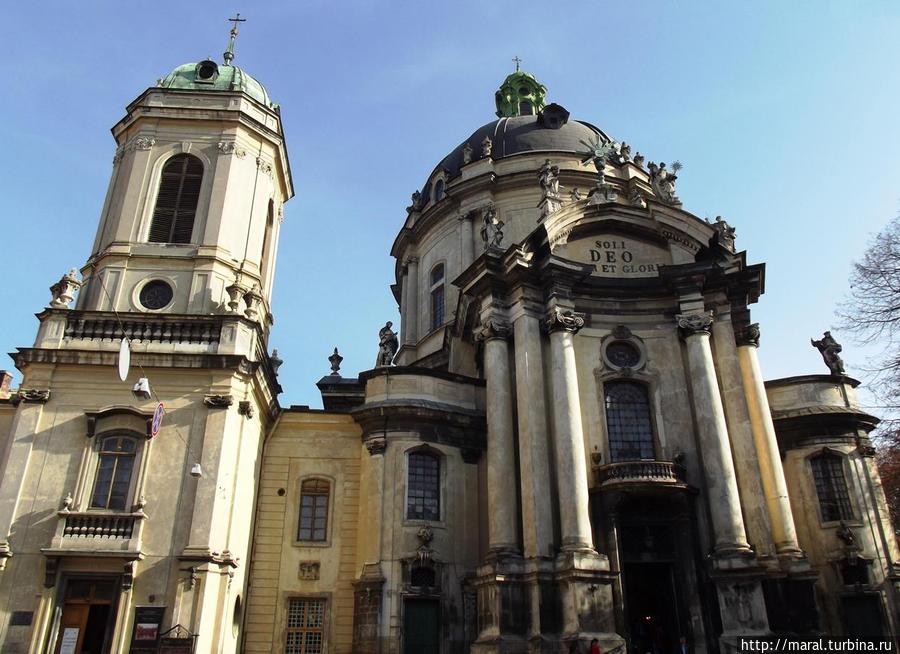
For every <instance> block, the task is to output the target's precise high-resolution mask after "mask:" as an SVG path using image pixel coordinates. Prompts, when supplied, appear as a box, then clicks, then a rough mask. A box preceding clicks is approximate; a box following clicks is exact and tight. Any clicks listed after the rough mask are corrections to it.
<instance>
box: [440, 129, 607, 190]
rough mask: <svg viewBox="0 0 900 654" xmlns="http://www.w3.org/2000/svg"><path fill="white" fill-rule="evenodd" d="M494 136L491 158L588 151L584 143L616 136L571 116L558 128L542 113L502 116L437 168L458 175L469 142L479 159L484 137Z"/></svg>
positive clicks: (461, 146) (456, 150)
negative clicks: (548, 123)
mask: <svg viewBox="0 0 900 654" xmlns="http://www.w3.org/2000/svg"><path fill="white" fill-rule="evenodd" d="M486 136H489V137H491V141H492V148H491V158H492V159H494V160H497V159H502V158H503V157H510V156H512V155H514V154H519V153H522V152H586V151H587V150H589V148H588V147H587V146H586V145H585V144H584V143H582V141H584V142H586V143H591V142H593V141H595V140H596V139H597V137H598V136H599V137H600V141H601V142H604V143H608V142H610V141H611V140H612V139H610V138H609V136H607V135H606V134H604V133H603V132H602V131H601V130H599V129H597V128H596V127H594V126H593V125H591V124H590V123H585V122H582V121H580V120H569V121H568V122H566V123H564V124H563V125H561V126H559V127H558V128H555V129H554V128H552V127H545V126H544V125H542V124H541V123H540V122H539V120H538V116H513V117H511V118H500V119H499V120H494V121H492V122H490V123H488V124H487V125H483V126H481V127H479V128H478V129H477V130H475V131H474V132H473V133H472V135H471V136H470V137H469V138H467V139H466V140H465V141H463V142H462V143H460V144H459V146H457V147H456V149H455V150H453V152H451V153H450V154H448V155H447V156H446V157H444V159H443V161H441V163H439V164H438V165H437V167H436V168H435V170H440V169H441V168H445V169H447V171H448V172H449V173H450V177H451V178H452V177H456V176H457V175H458V174H459V169H460V168H461V167H462V165H463V149H464V148H465V147H466V143H468V144H469V146H470V147H471V148H472V152H473V153H475V156H474V158H473V160H474V159H477V158H479V156H480V153H481V143H482V141H484V137H486Z"/></svg>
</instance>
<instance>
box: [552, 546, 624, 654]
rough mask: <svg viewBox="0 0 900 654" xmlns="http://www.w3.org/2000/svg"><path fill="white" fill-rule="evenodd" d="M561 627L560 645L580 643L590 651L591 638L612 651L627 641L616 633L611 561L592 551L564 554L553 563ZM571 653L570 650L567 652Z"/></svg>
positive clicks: (613, 578)
mask: <svg viewBox="0 0 900 654" xmlns="http://www.w3.org/2000/svg"><path fill="white" fill-rule="evenodd" d="M554 567H555V573H554V576H555V578H556V586H557V592H558V593H559V604H560V609H561V614H562V615H561V617H562V624H561V625H560V626H561V629H559V634H560V638H559V642H560V643H565V644H566V645H568V646H569V647H571V646H572V645H573V644H574V643H576V642H577V643H579V645H580V649H576V650H575V651H587V649H588V647H589V646H590V642H591V640H592V639H594V638H596V639H597V640H599V641H600V648H601V650H602V651H604V652H609V651H611V650H613V649H615V648H616V647H619V646H620V645H624V642H625V641H624V639H623V638H622V637H621V636H620V635H619V634H617V633H616V619H615V608H614V606H613V582H614V581H615V577H616V575H615V574H613V573H611V572H610V569H609V559H608V558H607V557H606V556H604V555H602V554H598V553H597V552H595V551H592V550H578V551H563V552H560V554H559V555H558V556H557V557H556V560H555V561H554ZM566 651H570V650H566Z"/></svg>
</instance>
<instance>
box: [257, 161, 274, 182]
mask: <svg viewBox="0 0 900 654" xmlns="http://www.w3.org/2000/svg"><path fill="white" fill-rule="evenodd" d="M256 167H257V168H259V169H260V171H262V172H263V174H265V175H267V176H268V177H272V164H270V163H269V162H268V161H266V160H265V159H263V158H262V157H257V158H256Z"/></svg>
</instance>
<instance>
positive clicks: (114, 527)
mask: <svg viewBox="0 0 900 654" xmlns="http://www.w3.org/2000/svg"><path fill="white" fill-rule="evenodd" d="M142 517H143V514H128V513H126V514H121V513H119V514H111V513H67V514H65V515H64V516H63V520H65V524H64V526H63V537H65V538H131V537H132V536H133V535H134V528H135V523H136V522H137V520H138V519H139V518H142Z"/></svg>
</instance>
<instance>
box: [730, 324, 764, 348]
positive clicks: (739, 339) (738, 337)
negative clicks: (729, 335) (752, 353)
mask: <svg viewBox="0 0 900 654" xmlns="http://www.w3.org/2000/svg"><path fill="white" fill-rule="evenodd" d="M759 337H760V333H759V323H758V322H755V323H753V324H751V325H746V326H744V327H742V328H740V329H739V330H738V331H737V333H736V334H735V335H734V340H735V343H737V346H738V347H742V346H745V345H751V346H753V347H759Z"/></svg>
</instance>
